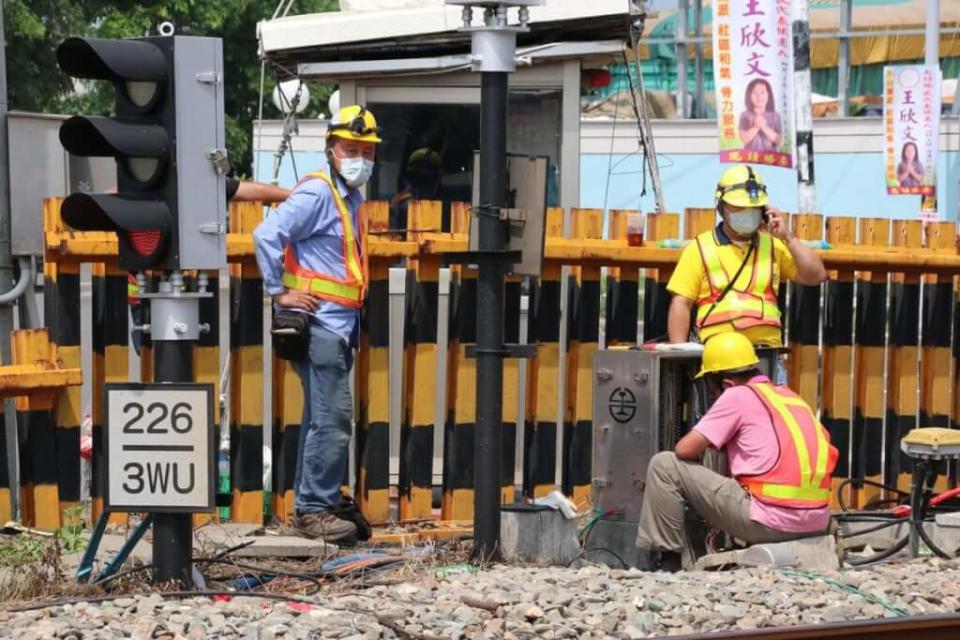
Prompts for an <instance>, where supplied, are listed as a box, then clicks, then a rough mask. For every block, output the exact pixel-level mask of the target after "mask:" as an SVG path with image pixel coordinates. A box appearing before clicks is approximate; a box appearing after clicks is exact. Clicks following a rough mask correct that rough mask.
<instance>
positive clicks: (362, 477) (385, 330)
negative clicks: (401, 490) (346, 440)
mask: <svg viewBox="0 0 960 640" xmlns="http://www.w3.org/2000/svg"><path fill="white" fill-rule="evenodd" d="M389 215H390V213H389V207H388V206H387V203H385V202H365V203H364V204H363V215H361V218H362V219H365V220H366V221H367V229H368V232H369V233H370V234H374V233H382V232H384V231H386V230H387V229H388V227H389ZM368 237H369V238H371V239H372V238H373V237H374V236H373V235H368ZM389 264H390V262H389V259H388V258H374V257H371V258H370V284H369V285H368V293H367V301H366V304H365V305H364V307H363V311H362V312H361V315H360V351H359V352H358V354H357V368H356V380H357V385H356V387H357V398H356V405H357V430H356V434H357V439H356V456H357V489H356V500H357V504H358V505H359V507H360V510H361V511H362V512H363V514H364V515H365V516H366V518H367V520H369V521H370V522H371V523H373V524H383V523H386V522H388V521H389V520H390V295H389V293H390V292H389V288H390V282H389V276H390V273H389V271H390V270H389Z"/></svg>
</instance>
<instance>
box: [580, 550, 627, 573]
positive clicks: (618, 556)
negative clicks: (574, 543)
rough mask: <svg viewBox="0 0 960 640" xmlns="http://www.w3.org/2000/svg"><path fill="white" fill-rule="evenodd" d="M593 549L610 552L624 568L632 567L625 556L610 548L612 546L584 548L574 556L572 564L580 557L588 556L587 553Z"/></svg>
mask: <svg viewBox="0 0 960 640" xmlns="http://www.w3.org/2000/svg"><path fill="white" fill-rule="evenodd" d="M591 551H602V552H604V553H609V554H610V555H612V556H613V557H614V558H616V559H617V560H619V561H620V564H621V565H623V568H624V569H629V568H630V565H629V564H627V561H626V560H624V559H623V557H622V556H621V555H620V554H619V553H617V552H616V551H614V550H613V549H610V548H608V547H590V548H589V549H584V550H583V551H582V552H581V553H580V555H579V556H577V557H576V558H574V560H573V561H571V562H570V564H573V562H574V561H576V560H579V559H580V558H583V557H586V555H587V554H588V553H590V552H591Z"/></svg>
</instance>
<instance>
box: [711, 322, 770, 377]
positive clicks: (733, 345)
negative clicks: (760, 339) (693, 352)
mask: <svg viewBox="0 0 960 640" xmlns="http://www.w3.org/2000/svg"><path fill="white" fill-rule="evenodd" d="M759 363H760V359H759V358H757V352H756V351H754V350H753V344H751V342H750V340H749V338H747V337H746V336H744V335H743V334H742V333H737V332H735V331H727V332H724V333H718V334H717V335H715V336H713V337H712V338H710V339H709V340H707V344H705V345H704V347H703V362H702V364H701V365H700V373H698V374H697V377H698V378H702V377H703V376H705V375H706V374H708V373H720V372H721V371H730V372H735V371H744V370H746V369H750V368H751V367H755V366H756V365H757V364H759Z"/></svg>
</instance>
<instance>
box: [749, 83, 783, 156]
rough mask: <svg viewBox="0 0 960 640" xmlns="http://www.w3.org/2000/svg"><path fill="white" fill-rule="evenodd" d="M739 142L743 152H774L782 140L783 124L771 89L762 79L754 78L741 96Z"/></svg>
mask: <svg viewBox="0 0 960 640" xmlns="http://www.w3.org/2000/svg"><path fill="white" fill-rule="evenodd" d="M743 102H744V107H745V108H746V110H745V111H744V112H743V113H741V114H740V126H739V129H740V142H742V143H743V149H744V151H776V150H777V148H778V147H779V146H780V142H781V141H782V140H783V123H782V122H781V120H780V114H778V113H777V107H776V104H775V102H774V99H773V89H772V88H771V87H770V83H769V82H767V81H766V80H764V79H763V78H754V79H753V80H751V81H750V84H748V85H747V90H746V91H745V92H744V96H743Z"/></svg>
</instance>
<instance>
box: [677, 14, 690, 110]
mask: <svg viewBox="0 0 960 640" xmlns="http://www.w3.org/2000/svg"><path fill="white" fill-rule="evenodd" d="M689 2H690V0H677V29H676V34H677V38H676V42H677V52H676V58H677V115H679V116H680V118H681V119H683V118H686V117H687V10H688V9H689V6H690V5H689Z"/></svg>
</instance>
